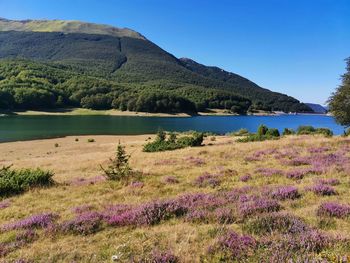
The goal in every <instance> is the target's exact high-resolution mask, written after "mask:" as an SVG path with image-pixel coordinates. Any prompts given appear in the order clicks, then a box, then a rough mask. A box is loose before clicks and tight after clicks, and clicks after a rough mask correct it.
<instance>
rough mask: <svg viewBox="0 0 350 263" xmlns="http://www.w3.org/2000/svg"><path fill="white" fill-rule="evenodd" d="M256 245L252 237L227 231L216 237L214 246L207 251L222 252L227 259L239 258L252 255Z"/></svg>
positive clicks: (212, 252)
mask: <svg viewBox="0 0 350 263" xmlns="http://www.w3.org/2000/svg"><path fill="white" fill-rule="evenodd" d="M256 246H257V243H256V241H255V239H254V238H253V237H251V236H248V235H239V234H237V233H236V232H233V231H228V232H227V233H225V234H224V235H222V236H220V237H219V238H218V240H217V242H216V244H215V245H214V246H212V247H210V248H209V253H211V254H215V253H217V252H221V253H224V254H225V260H227V261H229V260H239V259H244V258H246V257H249V256H250V255H252V254H253V253H254V249H255V248H256Z"/></svg>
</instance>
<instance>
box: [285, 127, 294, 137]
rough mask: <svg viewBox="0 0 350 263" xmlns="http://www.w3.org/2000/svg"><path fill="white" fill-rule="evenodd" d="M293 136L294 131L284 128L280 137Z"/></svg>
mask: <svg viewBox="0 0 350 263" xmlns="http://www.w3.org/2000/svg"><path fill="white" fill-rule="evenodd" d="M293 134H295V131H294V130H293V129H289V128H284V130H283V132H282V135H283V136H287V135H293Z"/></svg>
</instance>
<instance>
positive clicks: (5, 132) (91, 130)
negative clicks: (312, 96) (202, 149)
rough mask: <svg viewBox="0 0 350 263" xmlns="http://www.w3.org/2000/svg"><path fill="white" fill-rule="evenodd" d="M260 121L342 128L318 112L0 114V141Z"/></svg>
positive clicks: (220, 128)
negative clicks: (163, 114) (255, 113)
mask: <svg viewBox="0 0 350 263" xmlns="http://www.w3.org/2000/svg"><path fill="white" fill-rule="evenodd" d="M260 124H265V125H267V126H269V127H274V128H278V129H279V130H280V131H282V130H283V128H285V127H288V128H293V129H296V128H297V127H298V126H299V125H312V126H315V127H327V128H330V129H332V130H333V132H334V134H342V133H343V127H342V126H339V125H337V124H336V123H335V121H334V119H333V117H329V116H322V115H281V116H196V117H188V118H187V117H186V118H183V117H127V116H5V117H0V142H5V141H18V140H30V139H41V138H53V137H61V136H67V135H126V134H146V133H155V132H156V131H157V130H158V129H160V128H162V129H163V130H166V131H188V130H196V131H211V132H216V133H222V134H223V133H227V132H231V131H235V130H238V129H240V128H246V129H248V130H249V131H251V132H254V131H256V129H257V127H258V126H259V125H260Z"/></svg>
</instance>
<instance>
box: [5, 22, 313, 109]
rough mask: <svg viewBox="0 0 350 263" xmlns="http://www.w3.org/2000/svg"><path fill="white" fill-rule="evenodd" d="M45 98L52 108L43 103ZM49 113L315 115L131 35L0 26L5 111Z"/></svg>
mask: <svg viewBox="0 0 350 263" xmlns="http://www.w3.org/2000/svg"><path fill="white" fill-rule="evenodd" d="M39 69H40V70H39ZM92 80H93V81H92ZM92 83H93V84H92ZM43 94H45V96H43ZM47 96H49V97H50V100H49V101H50V102H51V103H47V101H44V100H47ZM33 100H35V101H36V103H32V102H31V101H33ZM48 106H49V107H62V106H63V107H64V106H81V107H87V108H94V109H102V108H103V109H105V108H111V107H113V108H119V109H122V110H124V109H128V110H136V111H151V112H180V111H181V112H183V111H188V112H196V111H199V110H205V109H208V108H209V109H210V108H221V109H227V110H230V111H232V112H236V113H246V112H247V111H254V110H267V111H272V110H275V111H277V110H278V111H285V112H290V111H292V112H305V111H311V109H310V108H309V107H308V106H307V105H305V104H303V103H300V102H299V101H298V100H296V99H294V98H292V97H290V96H287V95H284V94H281V93H276V92H272V91H270V90H268V89H264V88H261V87H260V86H258V85H257V84H255V83H254V82H252V81H250V80H248V79H246V78H244V77H241V76H239V75H237V74H234V73H230V72H226V71H224V70H222V69H219V68H217V67H207V66H204V65H201V64H199V63H197V62H195V61H193V60H190V59H177V58H176V57H174V56H173V55H171V54H169V53H168V52H166V51H165V50H163V49H161V48H160V47H158V46H157V45H155V44H154V43H152V42H151V41H149V40H147V39H146V38H145V37H143V36H142V35H141V34H139V33H137V32H135V31H133V30H130V29H120V28H115V27H111V26H107V25H97V24H92V23H84V22H79V21H61V20H53V21H49V20H25V21H13V20H7V19H0V108H1V107H2V108H11V107H12V108H40V107H48Z"/></svg>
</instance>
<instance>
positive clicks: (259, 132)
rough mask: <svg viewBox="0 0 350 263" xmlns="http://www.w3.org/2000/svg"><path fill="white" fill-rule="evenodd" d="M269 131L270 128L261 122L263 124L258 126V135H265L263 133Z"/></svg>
mask: <svg viewBox="0 0 350 263" xmlns="http://www.w3.org/2000/svg"><path fill="white" fill-rule="evenodd" d="M267 131H268V128H267V127H266V126H265V125H263V124H261V125H260V126H259V127H258V132H257V135H258V136H263V135H265V134H266V132H267Z"/></svg>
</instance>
